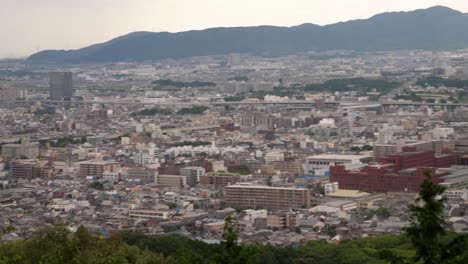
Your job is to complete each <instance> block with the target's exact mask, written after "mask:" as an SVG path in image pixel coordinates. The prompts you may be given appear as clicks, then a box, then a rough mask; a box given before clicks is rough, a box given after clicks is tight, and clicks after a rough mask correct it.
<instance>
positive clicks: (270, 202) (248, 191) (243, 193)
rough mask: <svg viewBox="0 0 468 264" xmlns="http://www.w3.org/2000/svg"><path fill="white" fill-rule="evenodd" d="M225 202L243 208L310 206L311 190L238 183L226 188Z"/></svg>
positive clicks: (278, 208) (273, 208) (277, 208)
mask: <svg viewBox="0 0 468 264" xmlns="http://www.w3.org/2000/svg"><path fill="white" fill-rule="evenodd" d="M225 202H226V205H227V206H231V207H235V208H241V209H258V208H264V209H269V210H281V209H289V208H303V207H306V208H307V207H310V190H308V189H302V188H288V187H269V186H264V185H252V184H236V185H230V186H227V187H226V188H225Z"/></svg>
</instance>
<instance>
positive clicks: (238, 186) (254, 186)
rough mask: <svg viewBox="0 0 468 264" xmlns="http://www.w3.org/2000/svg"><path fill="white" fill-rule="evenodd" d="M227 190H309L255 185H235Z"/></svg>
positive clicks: (229, 186)
mask: <svg viewBox="0 0 468 264" xmlns="http://www.w3.org/2000/svg"><path fill="white" fill-rule="evenodd" d="M226 188H250V189H265V190H308V189H306V188H295V187H270V186H267V185H258V184H256V185H254V184H233V185H228V186H226Z"/></svg>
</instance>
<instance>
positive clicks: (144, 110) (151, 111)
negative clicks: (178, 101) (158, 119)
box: [131, 107, 172, 116]
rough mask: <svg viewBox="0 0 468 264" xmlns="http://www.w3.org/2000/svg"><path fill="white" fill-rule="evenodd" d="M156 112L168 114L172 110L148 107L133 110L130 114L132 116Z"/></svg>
mask: <svg viewBox="0 0 468 264" xmlns="http://www.w3.org/2000/svg"><path fill="white" fill-rule="evenodd" d="M156 114H162V115H170V114H172V111H171V110H170V109H163V108H159V107H154V108H149V109H143V110H140V111H138V112H133V113H132V114H131V115H132V116H154V115H156Z"/></svg>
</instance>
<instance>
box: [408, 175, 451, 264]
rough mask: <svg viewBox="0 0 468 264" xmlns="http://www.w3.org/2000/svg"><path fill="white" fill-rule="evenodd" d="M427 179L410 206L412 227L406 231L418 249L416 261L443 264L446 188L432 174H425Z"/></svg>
mask: <svg viewBox="0 0 468 264" xmlns="http://www.w3.org/2000/svg"><path fill="white" fill-rule="evenodd" d="M424 174H425V176H426V179H425V180H424V182H423V183H422V185H421V191H420V192H419V197H418V199H417V200H416V204H412V205H410V212H411V215H410V223H411V225H410V227H408V228H407V229H406V233H407V235H408V237H409V238H410V239H411V242H412V243H413V245H414V247H415V248H416V261H418V260H420V259H422V260H423V261H424V263H426V264H429V263H434V264H435V263H441V261H442V259H441V246H442V245H441V237H442V236H443V235H444V234H445V220H444V217H443V213H444V212H443V211H444V203H443V202H444V198H438V197H442V194H443V193H444V191H445V189H446V188H445V187H443V186H441V185H438V184H435V183H434V182H432V179H431V176H432V175H431V172H430V171H425V172H424Z"/></svg>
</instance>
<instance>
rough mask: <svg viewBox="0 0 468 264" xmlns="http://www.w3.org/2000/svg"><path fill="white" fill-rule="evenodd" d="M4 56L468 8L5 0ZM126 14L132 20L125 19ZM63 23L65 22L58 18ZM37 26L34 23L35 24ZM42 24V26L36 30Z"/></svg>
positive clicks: (336, 1)
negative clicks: (154, 36)
mask: <svg viewBox="0 0 468 264" xmlns="http://www.w3.org/2000/svg"><path fill="white" fill-rule="evenodd" d="M2 2H3V3H2V7H3V8H2V9H1V10H0V17H1V18H2V19H1V20H2V25H3V27H2V29H1V30H0V36H2V38H5V40H4V41H2V42H3V43H4V44H3V45H2V47H0V58H4V57H24V56H28V55H30V54H32V53H34V52H37V51H40V50H44V49H76V48H80V47H83V46H87V45H90V44H94V43H99V42H103V41H107V40H109V39H112V38H114V37H117V36H120V35H123V34H127V33H129V32H133V31H156V32H158V31H169V32H179V31H186V30H191V29H204V28H210V27H230V26H255V25H278V26H293V25H298V24H302V23H315V24H319V25H326V24H330V23H336V22H339V21H347V20H352V19H365V18H368V17H371V16H372V15H375V14H378V13H382V12H393V11H410V10H414V9H419V8H427V7H430V6H434V5H444V6H447V7H450V8H453V9H456V10H459V11H461V12H467V11H468V3H467V2H466V1H458V0H453V1H422V0H417V1H411V2H408V1H391V2H390V1H379V2H376V1H370V0H356V1H342V0H332V1H326V2H324V1H304V0H296V1H293V4H291V2H288V3H284V2H283V3H279V1H275V2H273V3H272V2H271V1H264V0H259V1H255V3H251V2H247V1H245V0H242V1H231V2H223V3H222V4H221V3H218V2H219V1H214V0H203V1H196V3H195V1H185V0H183V1H149V0H140V1H129V0H118V1H108V0H102V1H89V0H84V1H80V2H79V3H77V2H70V1H57V0H46V1H40V3H38V2H37V1H30V0H19V1H18V0H16V1H11V0H4V1H2ZM122 17H125V18H127V19H122ZM58 22H59V23H58ZM33 25H34V26H33ZM34 28H38V30H33V29H34Z"/></svg>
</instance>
